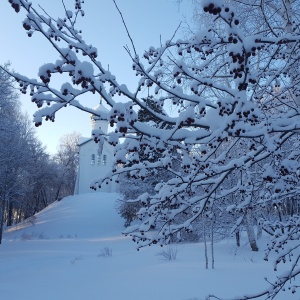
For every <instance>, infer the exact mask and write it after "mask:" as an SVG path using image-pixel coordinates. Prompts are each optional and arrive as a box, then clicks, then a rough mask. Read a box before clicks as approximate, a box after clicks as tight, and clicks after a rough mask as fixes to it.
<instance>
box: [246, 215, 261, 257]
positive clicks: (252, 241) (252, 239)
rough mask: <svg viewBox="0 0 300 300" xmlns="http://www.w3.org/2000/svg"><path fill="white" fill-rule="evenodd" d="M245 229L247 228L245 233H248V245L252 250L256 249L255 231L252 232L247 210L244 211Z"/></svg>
mask: <svg viewBox="0 0 300 300" xmlns="http://www.w3.org/2000/svg"><path fill="white" fill-rule="evenodd" d="M245 225H246V230H247V235H248V240H249V243H250V247H251V250H252V251H258V247H257V244H256V239H255V233H254V228H253V226H252V224H251V217H250V214H249V212H246V222H245Z"/></svg>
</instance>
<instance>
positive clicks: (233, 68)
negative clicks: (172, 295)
mask: <svg viewBox="0 0 300 300" xmlns="http://www.w3.org/2000/svg"><path fill="white" fill-rule="evenodd" d="M9 2H10V3H11V5H12V7H13V8H14V10H15V11H16V12H20V11H21V10H22V11H23V12H25V13H26V18H25V20H24V22H23V26H24V29H25V30H26V31H27V34H28V36H29V37H31V36H33V35H35V34H38V33H40V34H42V35H43V36H44V37H45V39H46V40H48V41H49V42H50V45H51V46H52V47H54V49H55V50H56V51H57V54H58V60H57V61H55V62H50V63H47V64H45V65H43V66H41V68H40V69H39V74H38V75H39V78H37V79H30V78H27V77H24V76H21V75H18V74H15V73H11V75H12V76H14V77H15V79H16V80H17V81H18V82H19V84H20V89H21V91H22V92H24V93H26V91H29V92H30V94H31V96H32V101H33V102H35V103H36V104H37V106H38V107H39V108H40V110H39V111H38V112H37V113H36V114H35V124H36V126H40V125H41V124H42V121H43V119H46V120H51V121H54V119H55V114H56V112H57V111H58V110H60V109H63V108H64V107H65V106H66V105H67V104H69V105H71V106H74V107H77V108H79V109H81V110H83V111H86V112H88V113H94V112H93V111H92V109H91V108H88V107H85V106H83V105H81V104H80V102H79V101H77V100H78V98H79V97H80V96H82V95H84V94H86V93H95V94H97V97H98V96H99V95H100V96H101V97H102V99H103V100H104V101H105V102H106V104H107V105H108V106H109V107H110V111H109V113H104V112H99V114H98V116H97V117H98V118H100V119H103V120H107V121H108V122H109V123H110V124H111V126H112V127H113V126H115V130H114V131H113V132H111V133H109V134H108V135H107V138H108V141H109V143H111V144H112V145H113V146H115V147H114V149H115V153H114V154H115V164H114V167H113V168H112V170H111V172H110V173H108V174H107V177H106V178H104V179H103V180H109V179H112V180H114V179H115V180H118V177H119V175H120V174H122V173H124V172H131V174H133V173H134V174H135V176H137V177H144V176H145V174H147V172H150V171H151V170H157V169H160V168H164V169H166V170H167V171H168V172H170V173H172V174H173V177H172V178H171V179H169V180H166V181H164V182H161V183H159V184H157V185H156V187H155V193H154V194H153V195H150V197H149V194H143V195H141V196H140V197H138V199H137V200H140V201H141V202H142V203H143V205H144V207H142V208H141V209H140V211H139V213H138V216H139V218H140V219H141V220H142V223H141V224H140V225H135V226H133V227H129V228H128V229H127V230H126V233H127V234H130V235H131V236H132V237H133V239H134V240H135V241H136V242H137V243H138V247H143V246H146V245H151V244H160V245H164V244H167V243H169V242H170V241H173V240H176V239H178V240H180V239H181V233H182V232H183V231H185V230H186V231H192V230H193V224H195V223H196V222H197V220H199V219H201V218H202V217H203V216H204V215H205V216H209V214H210V213H213V211H214V209H216V208H217V209H218V208H222V205H225V207H226V211H228V212H231V213H232V214H234V215H236V220H235V226H239V225H241V224H243V223H245V222H248V220H249V216H250V215H251V214H253V213H255V212H258V211H260V209H261V208H262V209H265V211H269V210H270V209H271V208H273V209H276V210H277V209H278V207H283V206H285V207H292V206H293V207H295V206H294V204H295V205H296V208H297V207H298V202H299V179H300V178H299V168H300V152H299V146H300V138H299V130H300V116H299V113H300V88H299V87H300V85H299V79H300V75H299V68H300V65H299V48H300V42H299V40H300V24H299V23H300V22H299V12H300V11H299V1H293V0H276V1H268V0H259V1H258V0H252V1H243V0H241V1H235V2H236V3H237V6H236V8H235V6H233V5H230V3H229V2H228V1H217V0H210V1H207V0H203V1H201V3H200V4H199V5H201V6H200V9H201V10H203V12H204V13H205V14H206V15H207V16H208V18H209V19H211V20H212V21H213V22H209V23H207V26H206V27H204V29H202V30H199V31H198V32H195V34H194V35H193V36H192V37H190V38H186V39H179V40H176V39H175V38H173V39H172V40H169V41H166V42H165V43H164V44H162V45H160V46H159V47H156V48H155V47H150V48H149V49H148V50H146V51H145V52H144V54H143V56H139V54H138V53H136V50H135V49H136V48H135V47H134V44H133V43H132V49H129V48H127V51H128V54H129V55H130V57H131V58H132V68H133V71H134V72H135V73H136V75H137V76H139V77H140V80H139V83H138V84H137V87H136V89H135V90H132V91H130V90H129V89H128V88H127V87H126V86H125V85H123V84H121V83H119V82H118V81H117V80H116V78H115V76H113V74H111V72H110V71H109V70H107V69H106V68H105V67H103V64H101V57H100V58H97V56H98V52H97V49H96V48H95V47H93V46H92V45H90V44H86V43H85V41H84V39H83V37H82V36H81V32H80V30H79V29H77V28H76V20H77V18H78V16H79V15H81V14H82V15H83V9H82V5H83V1H80V0H76V1H75V9H74V11H73V12H71V11H70V10H67V9H66V10H65V14H64V16H62V17H61V18H56V19H54V18H52V17H49V15H46V14H45V13H44V12H43V11H42V12H40V11H38V10H36V9H35V7H34V6H33V5H32V4H31V3H29V2H28V1H26V0H9ZM242 4H244V5H245V6H246V5H247V7H248V8H249V9H248V13H247V11H246V10H239V9H240V5H242ZM235 9H237V10H236V11H235ZM254 9H255V10H256V11H257V12H258V14H257V15H255V14H252V12H253V11H254ZM241 11H242V13H241ZM253 16H254V17H255V18H256V16H259V18H257V20H256V19H254V17H253ZM248 21H249V22H248ZM248 25H249V26H248ZM250 25H251V26H250ZM254 25H255V26H254ZM128 34H129V36H130V33H129V32H128ZM131 41H132V39H131ZM104 45H105V44H104ZM45 59H46V58H45ZM60 74H62V75H63V76H61V78H62V80H63V82H62V85H61V88H60V89H56V88H55V87H54V86H53V85H52V81H51V79H52V76H57V77H59V76H60ZM65 75H67V76H69V81H68V82H65V78H66V76H65ZM145 87H146V88H147V89H148V91H149V95H152V96H153V99H154V101H155V103H156V105H158V106H161V107H165V106H167V105H168V106H170V105H171V106H173V107H174V108H176V109H177V111H178V113H177V114H176V115H174V114H173V115H168V114H165V113H164V114H163V113H161V112H159V111H156V110H154V109H153V108H151V107H149V106H147V105H146V104H145V102H144V101H142V98H143V90H144V88H145ZM116 95H122V97H123V99H126V101H125V102H122V103H120V102H118V99H119V98H118V97H115V96H116ZM47 104H48V105H47ZM139 109H144V110H146V111H147V113H148V114H150V115H152V116H153V118H155V120H158V124H160V125H159V126H158V127H157V128H153V126H149V124H145V123H142V122H140V121H139V120H138V117H137V113H136V111H137V110H139ZM173 111H174V110H173ZM94 114H95V113H94ZM95 134H96V136H95V139H96V140H98V141H102V140H103V139H104V138H105V137H104V133H103V132H100V131H99V132H97V133H95ZM124 139H125V142H123V143H122V142H121V141H123V140H124ZM141 147H143V148H144V149H145V150H146V151H149V150H152V151H157V152H158V153H160V155H161V157H160V158H159V159H158V160H157V161H151V160H147V159H146V160H141V159H140V158H139V151H140V149H141ZM174 149H175V150H176V154H177V155H180V156H181V158H180V163H181V168H180V169H175V168H173V165H172V159H173V157H174ZM237 150H238V151H237ZM133 158H134V159H133ZM120 165H123V168H120V167H119V166H120ZM229 182H230V184H229ZM98 185H101V181H98V182H96V183H95V186H94V188H95V189H96V188H98ZM228 199H232V200H233V201H232V203H230V205H229V203H228ZM146 200H147V201H146ZM221 204H222V205H221ZM284 211H285V210H284V209H282V208H280V214H278V218H273V219H272V218H271V219H270V218H266V217H265V215H264V214H263V215H261V216H260V217H261V220H260V224H261V225H262V228H263V229H264V230H265V231H266V232H268V233H269V234H270V237H271V241H270V243H269V248H268V250H267V252H266V259H268V253H269V252H270V251H276V252H278V256H277V260H276V264H275V265H276V266H277V265H278V264H279V263H281V262H286V261H289V263H290V271H289V272H288V273H285V274H283V275H278V279H277V280H276V281H275V282H274V283H272V284H271V285H270V288H269V289H267V290H264V291H262V293H261V294H260V295H253V296H251V295H250V296H249V295H248V296H245V297H243V299H251V298H255V297H258V296H265V297H266V298H268V299H272V298H274V297H275V296H276V295H277V293H278V292H279V291H281V290H283V289H284V288H285V286H286V285H290V289H291V290H292V291H293V292H294V290H295V289H296V287H297V286H296V285H294V284H293V283H292V279H294V278H295V277H296V276H297V275H298V274H299V272H300V270H299V269H298V267H297V263H298V260H299V258H300V257H299V255H297V253H294V250H296V249H298V248H299V246H300V243H299V242H298V240H299V235H300V232H299V226H298V224H299V221H300V219H299V215H298V214H297V213H296V212H297V209H296V210H295V209H293V210H292V211H293V213H291V214H284V213H283V212H284ZM286 211H287V210H286ZM250 219H251V218H250ZM153 228H156V230H155V231H153V230H152V229H153ZM292 254H295V255H294V256H292Z"/></svg>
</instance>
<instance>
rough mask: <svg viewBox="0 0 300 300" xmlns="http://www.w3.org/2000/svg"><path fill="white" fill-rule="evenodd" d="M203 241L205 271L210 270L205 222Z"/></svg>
mask: <svg viewBox="0 0 300 300" xmlns="http://www.w3.org/2000/svg"><path fill="white" fill-rule="evenodd" d="M203 241H204V255H205V269H208V255H207V243H206V230H205V221H203Z"/></svg>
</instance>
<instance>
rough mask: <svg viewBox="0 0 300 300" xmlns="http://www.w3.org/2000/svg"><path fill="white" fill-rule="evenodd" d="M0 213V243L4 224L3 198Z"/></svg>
mask: <svg viewBox="0 0 300 300" xmlns="http://www.w3.org/2000/svg"><path fill="white" fill-rule="evenodd" d="M1 204H2V205H1V215H0V218H1V220H0V244H1V243H2V236H3V224H4V211H5V200H2V203H1Z"/></svg>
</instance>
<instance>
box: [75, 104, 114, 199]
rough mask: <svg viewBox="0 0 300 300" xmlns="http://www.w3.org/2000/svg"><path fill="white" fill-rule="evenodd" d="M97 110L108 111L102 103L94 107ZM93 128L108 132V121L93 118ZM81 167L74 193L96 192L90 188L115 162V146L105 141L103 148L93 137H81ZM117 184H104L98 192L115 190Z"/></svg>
mask: <svg viewBox="0 0 300 300" xmlns="http://www.w3.org/2000/svg"><path fill="white" fill-rule="evenodd" d="M94 110H95V111H102V112H105V113H107V112H108V110H107V109H106V108H105V107H103V105H102V104H101V103H100V104H99V105H98V106H97V107H95V108H94ZM91 119H92V129H93V130H94V129H101V130H102V131H103V132H104V133H107V130H108V122H107V121H103V120H96V121H95V120H93V118H91ZM78 146H79V168H78V174H77V180H76V186H75V191H74V194H83V193H95V191H94V190H92V189H91V188H90V186H91V183H92V182H93V181H94V180H97V179H99V178H102V177H104V176H105V174H106V173H107V172H108V171H109V170H110V168H111V165H112V162H113V146H111V145H109V144H108V143H107V142H104V144H103V147H102V149H100V148H99V145H98V144H97V143H95V142H94V140H93V138H81V139H80V141H79V144H78ZM115 191H116V184H115V183H114V182H111V183H109V184H103V185H102V187H101V189H97V192H115Z"/></svg>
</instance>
